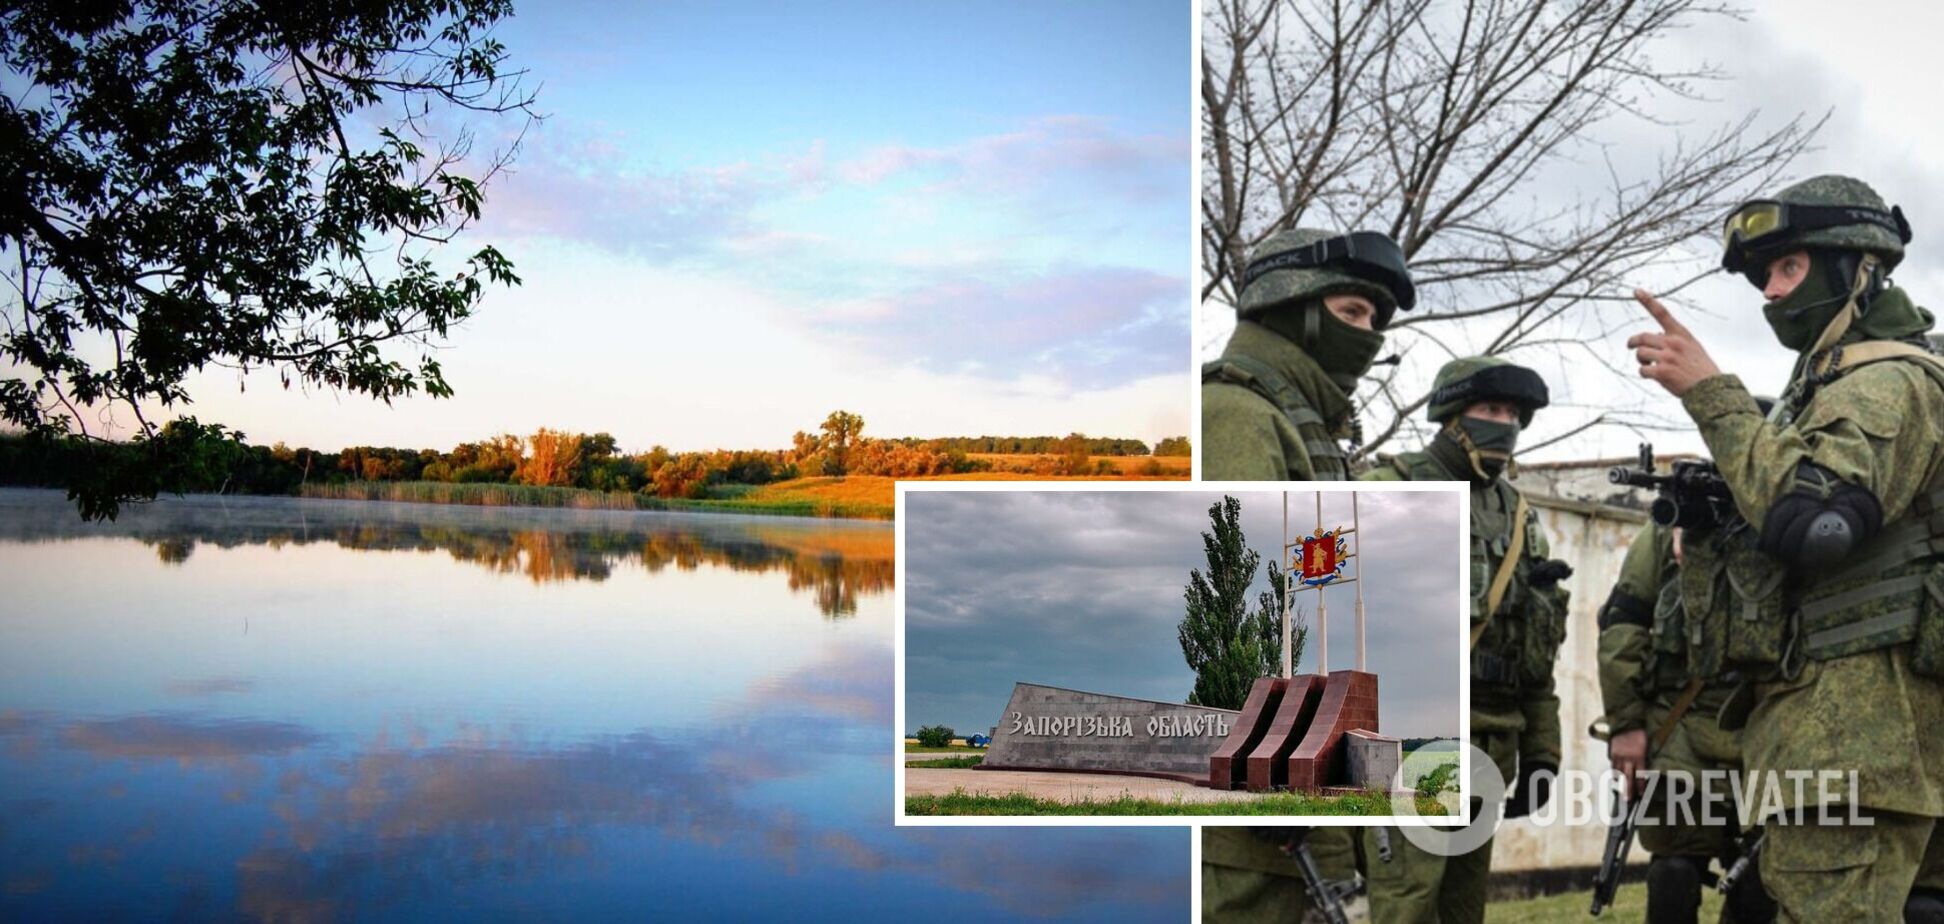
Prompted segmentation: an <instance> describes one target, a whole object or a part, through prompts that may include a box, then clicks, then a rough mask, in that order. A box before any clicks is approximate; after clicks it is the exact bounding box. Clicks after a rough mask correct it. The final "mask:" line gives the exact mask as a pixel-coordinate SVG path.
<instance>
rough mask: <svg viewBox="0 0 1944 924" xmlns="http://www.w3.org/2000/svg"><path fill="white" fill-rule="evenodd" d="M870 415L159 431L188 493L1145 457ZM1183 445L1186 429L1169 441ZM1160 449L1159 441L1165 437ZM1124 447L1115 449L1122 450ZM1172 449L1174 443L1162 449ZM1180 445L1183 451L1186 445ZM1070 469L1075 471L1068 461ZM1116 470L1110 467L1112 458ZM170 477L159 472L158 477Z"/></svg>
mask: <svg viewBox="0 0 1944 924" xmlns="http://www.w3.org/2000/svg"><path fill="white" fill-rule="evenodd" d="M863 432H864V418H862V417H861V416H859V415H856V414H853V413H850V412H848V411H836V412H833V413H832V414H830V416H829V417H827V418H825V420H824V422H823V424H822V425H820V426H819V427H818V429H817V430H816V431H815V432H810V431H802V430H800V431H797V433H796V434H795V435H794V437H792V439H791V445H790V447H789V448H788V449H775V450H765V449H716V450H711V451H705V452H675V451H672V450H670V449H668V448H667V447H665V446H659V445H657V446H653V447H651V448H649V449H648V450H647V451H645V452H634V453H627V452H623V451H622V450H621V448H620V446H619V444H618V442H617V441H616V440H615V438H614V436H613V435H612V434H609V433H574V432H569V431H565V430H553V429H549V428H545V427H542V428H540V429H539V430H537V431H535V432H534V433H532V434H530V435H527V436H519V435H515V434H510V433H509V434H502V435H500V436H495V437H491V438H488V439H484V440H479V441H476V442H467V443H460V444H459V445H457V446H455V447H453V448H452V449H451V450H450V451H446V452H440V451H438V450H436V449H410V448H400V447H392V446H350V447H346V448H344V449H340V450H336V451H324V450H317V449H312V448H309V447H291V446H288V445H285V444H284V443H281V442H279V443H275V444H272V445H269V446H264V445H258V444H251V443H248V442H245V441H244V439H243V435H242V434H241V433H237V432H235V431H225V430H222V429H221V428H216V427H205V426H202V425H200V424H198V423H197V422H196V421H195V420H194V418H183V419H181V420H177V421H172V422H170V423H168V424H167V425H165V426H164V427H163V428H162V429H161V432H160V433H159V436H158V438H161V439H175V440H179V442H180V443H181V444H182V445H183V446H185V447H189V448H190V451H187V452H184V453H180V454H177V455H176V456H175V458H177V459H179V460H180V461H179V462H178V463H177V464H178V468H176V469H175V470H173V471H171V472H169V473H166V476H167V477H166V482H167V483H170V484H179V485H181V486H182V487H181V490H182V491H185V492H218V493H240V494H296V493H298V492H299V490H300V489H301V488H302V487H303V486H304V485H306V484H343V483H349V482H354V481H376V482H402V481H438V482H451V483H491V484H520V485H536V486H549V487H570V488H583V489H587V490H594V491H619V492H645V493H649V494H653V495H655V496H658V497H665V498H698V497H703V496H705V495H706V494H707V492H708V491H709V489H710V488H711V487H713V486H716V485H725V484H733V485H762V484H769V483H771V482H775V481H787V480H790V479H793V478H799V477H814V476H835V477H843V476H845V475H878V476H885V477H896V478H915V477H927V476H936V475H947V474H959V473H966V472H978V471H991V470H993V468H994V465H993V463H992V461H991V460H988V459H977V458H973V457H972V453H973V452H989V453H995V454H996V453H1004V452H1007V451H1008V450H1006V449H987V448H985V447H988V446H991V447H1019V448H1017V449H1015V450H1012V451H1014V452H1020V453H1043V454H1054V455H1056V456H1057V458H1055V459H1054V460H1053V462H1052V464H1051V466H1050V469H1049V471H1048V474H1069V475H1089V474H1098V473H1099V472H1098V468H1099V466H1098V464H1096V463H1095V462H1094V461H1093V460H1092V459H1091V456H1092V455H1146V454H1148V453H1149V449H1148V447H1147V445H1146V444H1145V443H1142V442H1141V441H1139V440H1126V439H1101V438H1090V437H1087V436H1084V435H1082V434H1078V433H1075V434H1070V435H1068V436H1066V437H1058V438H1056V437H977V438H967V437H955V438H945V439H932V440H918V439H910V438H903V439H874V438H867V437H865V436H864V435H863ZM1173 443H1179V444H1180V445H1181V446H1182V447H1185V446H1186V445H1187V438H1186V437H1175V438H1171V439H1168V440H1163V441H1161V446H1162V447H1166V446H1169V445H1170V444H1173ZM1157 448H1160V447H1157ZM1115 450H1118V451H1115ZM1163 454H1167V453H1163ZM1180 454H1183V455H1185V454H1186V453H1185V452H1182V453H1180ZM144 458H147V456H145V454H144V450H143V449H142V448H140V447H138V446H137V445H136V444H133V443H110V442H81V441H73V440H61V439H48V438H45V437H42V436H39V435H35V434H0V484H5V485H32V486H42V487H61V488H68V489H70V490H73V489H75V488H76V487H77V481H78V479H81V478H85V477H87V473H89V472H95V471H104V470H108V471H115V470H126V469H127V468H129V467H131V466H136V467H138V466H139V465H140V463H141V462H142V460H143V459H144ZM1069 469H1071V470H1069ZM1109 469H1110V470H1111V465H1110V466H1109ZM162 480H164V479H162V478H160V477H159V476H158V481H162Z"/></svg>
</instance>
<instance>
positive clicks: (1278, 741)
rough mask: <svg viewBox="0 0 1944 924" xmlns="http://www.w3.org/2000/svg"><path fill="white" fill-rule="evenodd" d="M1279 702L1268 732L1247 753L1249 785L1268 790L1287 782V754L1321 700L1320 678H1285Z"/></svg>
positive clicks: (1307, 726) (1260, 789)
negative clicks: (1286, 686)
mask: <svg viewBox="0 0 1944 924" xmlns="http://www.w3.org/2000/svg"><path fill="white" fill-rule="evenodd" d="M1287 682H1288V684H1289V688H1288V689H1287V690H1286V691H1284V693H1283V697H1282V703H1281V704H1280V705H1279V706H1278V707H1277V709H1276V715H1275V718H1274V719H1273V720H1272V721H1271V722H1270V723H1269V731H1268V733H1267V734H1265V735H1263V738H1262V741H1261V742H1260V743H1258V744H1257V745H1256V748H1255V750H1254V751H1251V752H1250V753H1249V759H1248V777H1249V788H1250V789H1252V790H1254V791H1256V792H1267V791H1269V790H1272V789H1278V788H1282V787H1285V786H1288V785H1289V755H1290V752H1292V751H1294V750H1296V741H1297V737H1298V736H1300V735H1301V734H1302V733H1303V732H1304V731H1305V730H1306V729H1308V728H1309V727H1310V722H1311V720H1312V719H1314V718H1315V716H1316V707H1317V706H1318V705H1319V704H1320V703H1321V701H1322V699H1323V678H1322V677H1319V676H1317V675H1315V674H1299V675H1297V676H1296V677H1293V678H1291V679H1290V680H1289V681H1287Z"/></svg>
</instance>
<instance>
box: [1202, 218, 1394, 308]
mask: <svg viewBox="0 0 1944 924" xmlns="http://www.w3.org/2000/svg"><path fill="white" fill-rule="evenodd" d="M1339 292H1348V293H1354V294H1357V295H1362V296H1363V297H1365V298H1368V299H1370V302H1371V304H1372V305H1375V306H1376V308H1377V316H1376V317H1375V318H1374V319H1373V320H1374V323H1373V325H1372V326H1373V327H1375V328H1376V329H1377V330H1383V329H1384V328H1385V327H1388V326H1389V325H1390V321H1391V316H1392V315H1393V314H1394V313H1395V312H1396V311H1397V310H1398V309H1400V308H1401V309H1403V310H1405V311H1409V310H1411V309H1412V308H1413V307H1414V306H1416V304H1417V290H1416V288H1415V287H1413V286H1412V284H1411V271H1410V269H1409V267H1407V266H1406V265H1405V262H1404V251H1403V249H1402V248H1400V247H1398V246H1397V242H1396V241H1393V240H1391V239H1390V237H1388V236H1387V235H1384V234H1381V233H1378V232H1376V231H1356V232H1352V233H1350V234H1338V233H1337V232H1334V231H1321V230H1317V229H1315V228H1295V229H1292V230H1287V231H1278V232H1276V233H1274V234H1271V235H1269V237H1267V238H1265V239H1264V240H1263V241H1262V243H1261V244H1258V245H1257V246H1256V248H1255V250H1254V251H1253V252H1252V253H1251V254H1250V255H1249V265H1248V267H1247V268H1246V269H1244V270H1243V274H1242V298H1241V304H1240V305H1239V306H1237V314H1238V315H1240V316H1241V317H1244V318H1248V317H1251V316H1253V315H1257V314H1261V313H1262V312H1264V311H1268V310H1269V309H1271V308H1276V307H1280V306H1282V305H1286V304H1290V303H1292V302H1301V301H1305V300H1309V299H1315V298H1320V297H1321V296H1324V295H1330V294H1335V293H1339Z"/></svg>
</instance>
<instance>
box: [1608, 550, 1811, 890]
mask: <svg viewBox="0 0 1944 924" xmlns="http://www.w3.org/2000/svg"><path fill="white" fill-rule="evenodd" d="M1690 541H1694V540H1693V539H1692V538H1691V539H1690ZM1678 578H1679V571H1678V569H1677V566H1676V565H1675V561H1674V551H1673V530H1672V529H1669V528H1667V527H1663V526H1657V525H1655V524H1653V523H1649V524H1647V525H1645V526H1643V527H1641V529H1640V532H1639V533H1638V534H1636V535H1635V536H1634V540H1633V542H1632V543H1631V544H1630V545H1629V546H1628V547H1627V556H1626V559H1625V560H1624V561H1622V563H1621V565H1620V577H1619V580H1618V581H1617V582H1616V583H1615V584H1614V587H1613V592H1612V594H1610V595H1609V596H1608V597H1607V602H1606V604H1605V605H1604V606H1602V607H1601V608H1600V655H1599V657H1600V691H1601V694H1602V696H1603V697H1604V699H1605V703H1606V716H1605V717H1604V721H1605V724H1606V726H1607V728H1608V729H1609V731H1610V732H1611V734H1613V735H1619V734H1621V733H1622V732H1628V731H1633V730H1636V729H1638V730H1643V731H1645V732H1647V733H1648V735H1649V736H1650V739H1651V737H1652V736H1655V735H1660V734H1663V733H1664V734H1665V736H1666V740H1665V741H1664V743H1662V744H1661V746H1660V747H1659V748H1658V749H1657V750H1654V751H1653V753H1651V754H1649V755H1648V764H1647V766H1648V768H1649V769H1650V770H1654V771H1657V772H1659V773H1660V774H1661V775H1662V779H1661V781H1660V782H1659V783H1658V784H1657V785H1656V786H1655V788H1654V794H1653V799H1654V801H1655V803H1656V804H1655V805H1653V806H1651V807H1650V808H1649V809H1648V811H1647V812H1646V816H1645V817H1646V818H1648V819H1651V820H1652V822H1653V823H1648V822H1645V821H1643V823H1642V824H1641V825H1640V826H1639V827H1638V828H1637V831H1638V832H1639V835H1640V845H1641V846H1642V847H1644V848H1646V849H1647V850H1648V851H1649V852H1651V853H1653V854H1654V861H1653V862H1654V866H1653V868H1652V869H1651V870H1650V872H1649V875H1648V880H1647V888H1648V893H1649V898H1648V920H1649V921H1652V922H1659V921H1661V920H1663V919H1671V920H1687V921H1692V920H1695V918H1696V917H1697V915H1698V912H1699V906H1700V902H1701V884H1702V883H1701V881H1702V873H1703V872H1704V871H1705V870H1706V869H1707V868H1708V863H1709V861H1710V859H1714V860H1719V861H1720V862H1721V864H1722V868H1723V869H1726V868H1728V867H1729V866H1731V865H1733V863H1734V860H1735V858H1736V857H1737V856H1738V855H1739V853H1740V850H1741V847H1740V844H1739V843H1738V841H1737V836H1738V833H1739V825H1737V824H1736V823H1735V813H1734V807H1733V806H1732V805H1727V804H1723V803H1721V802H1716V803H1715V804H1714V805H1712V806H1705V805H1703V804H1702V800H1701V799H1700V798H1699V797H1698V795H1697V796H1694V797H1690V798H1687V799H1685V800H1684V801H1685V803H1686V806H1685V810H1683V811H1676V810H1675V809H1674V807H1673V806H1670V805H1668V804H1667V800H1668V799H1669V798H1670V795H1671V790H1670V788H1669V783H1668V779H1667V777H1668V775H1670V774H1688V775H1689V777H1690V779H1699V775H1700V774H1701V773H1702V772H1704V771H1725V772H1729V773H1734V772H1739V771H1740V770H1741V735H1740V734H1739V733H1738V732H1733V731H1728V730H1725V729H1722V728H1721V727H1720V726H1719V725H1717V724H1716V720H1715V716H1716V714H1717V713H1718V712H1719V711H1720V709H1721V706H1722V704H1723V703H1725V702H1726V701H1727V699H1728V694H1729V691H1730V690H1731V689H1732V688H1733V683H1732V682H1731V680H1730V679H1727V678H1725V677H1723V676H1721V675H1715V676H1710V677H1704V678H1701V679H1702V683H1701V684H1700V685H1699V686H1698V687H1695V688H1694V689H1695V695H1694V697H1693V699H1692V700H1691V702H1690V703H1689V705H1688V706H1687V708H1686V710H1685V711H1684V712H1683V714H1682V715H1681V717H1680V718H1679V719H1678V720H1676V722H1675V725H1674V727H1673V728H1672V729H1668V730H1666V731H1665V732H1663V729H1664V728H1665V727H1666V725H1667V722H1668V719H1669V717H1670V716H1671V715H1672V713H1673V710H1674V707H1675V704H1676V703H1677V702H1678V701H1679V700H1681V699H1683V698H1685V696H1686V694H1687V691H1688V689H1689V685H1690V684H1691V683H1693V682H1694V678H1693V677H1692V676H1691V674H1690V671H1689V664H1690V659H1689V657H1688V645H1689V638H1690V636H1689V634H1688V631H1687V629H1688V626H1687V624H1686V622H1685V620H1684V619H1683V612H1682V609H1681V598H1680V584H1679V581H1678ZM1695 660H1696V661H1701V662H1711V663H1718V661H1716V660H1715V659H1713V658H1710V657H1708V656H1707V655H1706V654H1702V655H1700V656H1699V657H1697V658H1696V659H1695ZM1685 791H1688V792H1694V791H1695V789H1694V788H1688V789H1687V790H1685ZM1708 816H1712V817H1714V818H1716V819H1719V822H1718V823H1716V824H1706V823H1704V818H1706V817H1708ZM1737 888H1738V889H1750V890H1751V891H1752V890H1758V889H1760V888H1761V885H1760V882H1759V879H1758V878H1757V877H1749V876H1745V878H1744V879H1743V880H1742V882H1741V883H1740V884H1738V885H1737ZM1663 893H1667V894H1663ZM1675 893H1678V894H1675ZM1737 898H1738V901H1737V902H1736V903H1734V904H1728V905H1724V906H1723V908H1722V913H1721V920H1722V921H1724V922H1726V921H1739V920H1752V921H1760V920H1768V919H1769V918H1770V917H1772V916H1773V913H1774V909H1773V908H1769V907H1766V906H1767V903H1766V902H1765V901H1763V900H1761V899H1760V898H1759V897H1757V896H1753V895H1749V896H1737ZM1670 908H1675V909H1678V910H1675V911H1669V910H1668V909H1670ZM1738 908H1739V909H1740V910H1739V913H1738V911H1737V909H1738Z"/></svg>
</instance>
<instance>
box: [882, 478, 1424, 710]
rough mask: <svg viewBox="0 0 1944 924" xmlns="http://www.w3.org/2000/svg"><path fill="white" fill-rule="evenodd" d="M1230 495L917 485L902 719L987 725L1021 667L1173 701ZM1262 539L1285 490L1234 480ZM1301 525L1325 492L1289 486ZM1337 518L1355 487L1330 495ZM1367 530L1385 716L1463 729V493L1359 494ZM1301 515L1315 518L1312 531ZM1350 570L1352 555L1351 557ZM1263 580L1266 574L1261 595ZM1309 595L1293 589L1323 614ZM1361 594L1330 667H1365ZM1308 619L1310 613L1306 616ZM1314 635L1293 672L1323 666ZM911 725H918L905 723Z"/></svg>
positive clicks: (1333, 648) (1068, 682)
mask: <svg viewBox="0 0 1944 924" xmlns="http://www.w3.org/2000/svg"><path fill="white" fill-rule="evenodd" d="M1222 496H1223V495H1222V493H1221V492H1208V491H1165V492H1146V491H1143V492H1118V491H1088V492H1057V491H1022V492H1016V493H995V492H984V491H977V492H975V491H914V492H910V493H908V494H907V495H906V497H905V504H906V518H905V522H906V526H905V555H906V560H905V574H904V583H903V586H902V587H901V588H900V590H901V591H902V592H903V593H904V601H905V691H904V694H905V718H906V723H905V724H907V725H909V726H910V727H911V728H917V727H918V726H920V725H929V724H945V725H950V726H952V727H953V728H956V729H959V730H960V731H968V730H970V731H980V732H983V731H985V730H986V729H987V728H988V727H990V726H991V725H993V724H994V723H995V722H997V721H998V719H999V713H1000V712H1001V711H1002V710H1003V708H1004V707H1005V704H1006V698H1007V697H1008V696H1010V695H1011V693H1012V686H1013V683H1014V682H1015V681H1028V682H1032V683H1043V684H1049V685H1052V686H1060V687H1069V688H1072V689H1078V690H1086V691H1089V692H1098V693H1111V694H1115V695H1120V696H1131V697H1137V698H1142V699H1155V700H1163V701H1169V702H1181V701H1184V700H1186V698H1187V696H1188V693H1189V691H1190V690H1191V689H1192V688H1193V687H1194V680H1195V678H1194V673H1193V672H1192V671H1190V670H1189V669H1188V666H1187V664H1186V663H1185V662H1184V661H1183V660H1182V655H1181V644H1180V642H1179V640H1178V639H1177V637H1176V626H1177V625H1178V624H1179V623H1180V622H1181V618H1182V615H1183V603H1182V589H1183V588H1184V587H1185V586H1186V585H1187V583H1188V573H1189V571H1190V569H1194V568H1201V569H1204V570H1206V568H1207V557H1206V555H1205V553H1204V552H1203V549H1202V540H1201V533H1202V531H1204V530H1207V529H1209V518H1208V508H1209V507H1210V505H1212V504H1216V503H1219V502H1220V501H1221V499H1222ZM1236 497H1237V498H1238V499H1239V500H1240V501H1241V502H1242V531H1243V535H1244V536H1245V537H1246V538H1247V539H1248V542H1249V545H1250V547H1251V548H1254V549H1255V550H1256V551H1257V552H1258V553H1260V554H1261V555H1263V556H1264V558H1265V566H1264V569H1263V570H1264V571H1266V570H1267V567H1266V560H1267V559H1270V558H1273V557H1274V556H1275V554H1276V547H1277V546H1278V545H1280V544H1281V537H1282V522H1283V521H1282V515H1283V513H1282V511H1283V506H1282V495H1281V494H1279V493H1247V494H1237V495H1236ZM1289 497H1290V511H1291V513H1290V519H1291V531H1292V533H1294V532H1295V531H1296V529H1297V527H1298V526H1300V525H1302V524H1305V523H1307V524H1308V525H1309V526H1310V527H1311V528H1313V527H1314V525H1315V511H1316V507H1315V503H1316V502H1315V497H1316V495H1315V494H1313V493H1292V494H1290V496H1289ZM1323 504H1324V506H1323V512H1324V517H1325V523H1326V525H1330V526H1335V525H1344V526H1347V525H1348V524H1349V520H1350V500H1349V498H1348V497H1347V496H1345V495H1341V494H1337V495H1329V494H1326V495H1324V498H1323ZM1358 505H1359V507H1360V510H1359V513H1360V515H1361V519H1362V528H1363V530H1364V533H1365V535H1366V538H1367V539H1368V540H1369V544H1368V545H1367V546H1365V549H1364V552H1365V554H1366V556H1367V557H1368V560H1369V564H1370V568H1371V572H1370V581H1369V583H1368V585H1367V586H1366V587H1365V588H1364V610H1365V615H1366V620H1365V633H1366V653H1367V656H1368V662H1369V669H1370V670H1371V671H1373V672H1374V673H1376V674H1377V676H1378V689H1379V691H1380V696H1381V699H1382V709H1383V719H1382V724H1383V730H1384V731H1385V732H1387V733H1389V734H1395V735H1399V736H1404V737H1420V736H1435V735H1452V736H1455V735H1456V734H1457V733H1458V700H1457V689H1458V665H1457V651H1458V632H1457V625H1456V623H1457V620H1458V619H1459V618H1460V617H1459V610H1458V602H1459V594H1460V593H1461V592H1462V591H1461V590H1460V588H1459V579H1458V555H1459V548H1458V545H1459V525H1458V513H1457V509H1458V508H1457V504H1456V503H1455V502H1454V501H1453V499H1452V496H1451V495H1450V494H1444V493H1437V494H1432V493H1402V492H1376V491H1364V492H1361V493H1360V494H1359V500H1358ZM1308 531H1309V530H1308V529H1304V530H1303V532H1308ZM1350 567H1351V568H1352V569H1353V570H1354V569H1355V567H1356V565H1355V563H1352V564H1351V566H1350ZM1266 589H1268V581H1267V580H1266V578H1265V577H1264V576H1263V575H1262V573H1261V572H1259V573H1258V576H1257V579H1256V586H1255V587H1254V588H1252V590H1251V593H1250V599H1251V600H1253V599H1254V598H1255V594H1256V593H1257V592H1260V591H1262V590H1266ZM1314 599H1315V594H1314V593H1305V594H1302V595H1300V596H1299V597H1298V598H1297V603H1298V605H1299V606H1304V607H1306V608H1307V609H1308V610H1309V612H1310V613H1312V614H1313V613H1314V610H1315V604H1314ZM1354 600H1355V594H1354V591H1353V590H1351V589H1350V588H1347V587H1346V588H1342V589H1338V590H1333V591H1331V592H1330V596H1329V609H1330V627H1331V628H1332V629H1334V630H1335V631H1334V632H1333V633H1332V635H1331V640H1330V641H1331V645H1330V652H1331V660H1330V666H1331V667H1332V668H1334V669H1338V670H1341V669H1345V668H1349V667H1353V666H1355V660H1356V642H1355V638H1356V635H1355V625H1356V623H1355V620H1354V613H1355V607H1354ZM1310 619H1311V624H1312V625H1313V624H1314V617H1313V615H1312V616H1311V617H1310ZM1315 657H1316V655H1315V635H1314V633H1313V632H1312V635H1311V646H1310V650H1309V651H1308V652H1306V654H1305V657H1304V662H1303V663H1302V664H1301V665H1299V667H1298V669H1299V670H1303V671H1313V670H1315V668H1316V660H1315ZM908 730H909V729H907V731H908Z"/></svg>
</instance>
